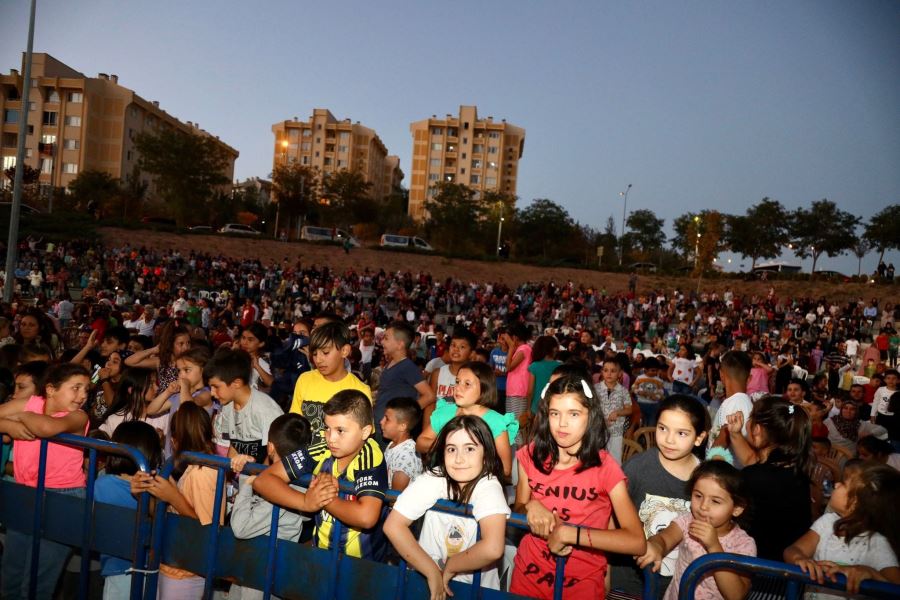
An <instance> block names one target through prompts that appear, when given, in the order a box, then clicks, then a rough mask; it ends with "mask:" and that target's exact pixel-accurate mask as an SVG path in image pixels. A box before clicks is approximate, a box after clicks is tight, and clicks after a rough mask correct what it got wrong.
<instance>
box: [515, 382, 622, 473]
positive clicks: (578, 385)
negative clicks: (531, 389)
mask: <svg viewBox="0 0 900 600" xmlns="http://www.w3.org/2000/svg"><path fill="white" fill-rule="evenodd" d="M563 394H575V395H576V396H578V399H579V401H580V402H581V404H582V405H583V406H584V407H585V408H586V409H587V411H588V425H587V428H586V429H585V431H584V437H583V438H581V447H579V449H578V455H577V458H578V461H579V465H578V467H577V468H576V471H575V472H576V473H579V472H581V471H584V470H585V469H590V468H592V467H598V466H600V464H601V461H600V451H601V450H603V449H604V448H606V444H607V443H608V442H609V429H608V427H607V425H606V418H605V417H604V416H603V408H602V406H601V404H600V399H599V398H598V397H597V394H596V392H594V386H593V384H591V381H590V379H586V378H584V377H582V376H580V375H563V376H562V377H560V378H559V379H556V380H554V381H553V382H552V383H550V384H548V385H547V387H546V388H544V391H543V393H542V394H541V401H540V403H539V404H538V413H537V418H536V420H535V425H534V429H533V433H534V441H533V444H532V447H531V460H532V462H533V463H534V466H535V467H537V469H538V470H539V471H540V472H541V473H544V474H545V475H549V474H550V473H551V472H552V471H553V468H554V467H555V466H556V463H558V462H559V446H557V445H556V440H554V439H553V434H551V433H550V400H551V399H552V398H553V396H560V395H563Z"/></svg>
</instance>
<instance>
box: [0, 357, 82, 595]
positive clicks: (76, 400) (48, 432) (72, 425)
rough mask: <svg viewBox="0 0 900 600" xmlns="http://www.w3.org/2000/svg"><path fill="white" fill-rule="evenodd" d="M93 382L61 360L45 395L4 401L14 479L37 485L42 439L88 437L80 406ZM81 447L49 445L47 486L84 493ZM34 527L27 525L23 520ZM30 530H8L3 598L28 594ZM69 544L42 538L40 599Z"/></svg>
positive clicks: (0, 586) (1, 419)
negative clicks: (59, 434) (69, 434)
mask: <svg viewBox="0 0 900 600" xmlns="http://www.w3.org/2000/svg"><path fill="white" fill-rule="evenodd" d="M89 386H90V380H89V375H88V372H87V369H85V368H84V367H82V366H81V365H76V364H72V363H61V364H58V365H54V366H53V367H51V368H50V369H49V371H48V372H47V377H46V381H45V382H44V389H43V390H42V391H41V392H40V394H41V395H38V394H35V395H33V396H31V397H29V398H27V399H16V400H11V401H9V402H7V403H5V404H3V405H0V434H6V435H8V436H10V437H11V438H13V439H14V440H15V441H14V442H13V472H14V477H15V480H16V483H18V484H21V485H25V486H28V487H37V479H38V468H39V460H40V452H41V442H40V440H38V439H35V438H36V437H41V438H47V437H52V436H54V435H56V434H58V433H77V434H79V435H85V434H86V433H87V430H88V425H89V424H88V416H87V413H85V412H84V411H83V410H82V407H83V406H84V403H85V402H86V401H87V393H88V388H89ZM83 459H84V456H83V453H82V450H81V448H72V447H69V446H63V445H60V444H54V443H51V444H49V445H48V448H47V463H46V465H47V466H46V475H45V479H44V485H45V486H46V488H47V489H48V490H50V491H53V492H56V493H59V494H68V495H72V496H79V497H83V496H84V486H85V475H84V470H83V469H82V466H83ZM25 527H26V528H27V529H30V525H29V524H25ZM31 539H32V536H31V534H30V533H25V532H23V531H20V530H17V529H14V528H8V529H7V532H6V541H5V543H4V550H3V563H2V576H0V597H2V598H27V597H28V580H29V574H30V572H31ZM71 550H72V549H71V548H70V547H69V546H66V545H65V544H60V543H58V542H52V541H50V540H41V542H40V559H39V560H40V562H39V564H38V567H37V574H38V577H37V598H39V599H48V600H49V599H50V598H51V597H52V596H53V591H54V589H55V588H56V581H57V580H58V579H59V575H60V573H61V572H62V570H63V567H64V566H65V564H66V559H67V557H68V555H69V553H70V552H71Z"/></svg>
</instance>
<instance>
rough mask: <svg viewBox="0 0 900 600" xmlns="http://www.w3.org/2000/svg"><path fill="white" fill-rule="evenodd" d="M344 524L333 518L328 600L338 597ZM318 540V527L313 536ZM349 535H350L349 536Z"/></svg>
mask: <svg viewBox="0 0 900 600" xmlns="http://www.w3.org/2000/svg"><path fill="white" fill-rule="evenodd" d="M338 497H339V498H341V499H343V498H344V493H343V491H341V492H340V493H338ZM343 528H344V526H343V524H342V523H341V522H340V521H339V520H337V519H336V518H334V517H332V518H331V535H330V536H329V537H330V540H329V549H328V550H329V553H330V554H331V563H330V564H331V573H329V577H328V591H327V593H326V594H325V597H326V598H327V599H328V600H334V599H335V598H336V597H337V581H338V574H339V573H340V566H341V555H342V554H343V553H342V552H341V533H342V532H343ZM313 535H315V536H316V537H317V538H318V535H319V528H318V527H316V529H315V533H314V534H313ZM348 535H349V534H348Z"/></svg>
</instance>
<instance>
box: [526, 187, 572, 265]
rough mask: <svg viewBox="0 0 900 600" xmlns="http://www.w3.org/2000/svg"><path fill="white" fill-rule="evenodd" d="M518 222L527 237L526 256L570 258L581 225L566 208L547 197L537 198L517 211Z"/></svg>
mask: <svg viewBox="0 0 900 600" xmlns="http://www.w3.org/2000/svg"><path fill="white" fill-rule="evenodd" d="M516 220H517V221H518V226H519V231H521V232H522V234H523V235H525V236H527V238H526V239H527V240H528V242H527V244H528V246H527V249H526V250H525V254H527V255H530V256H537V255H540V256H541V257H542V258H544V259H548V258H557V259H558V258H567V257H571V255H572V252H571V250H572V249H573V248H572V246H573V242H575V241H576V235H577V234H578V226H577V224H576V223H575V221H574V220H573V219H572V217H571V216H569V213H568V211H567V210H566V209H565V208H563V207H562V206H560V205H559V204H557V203H556V202H554V201H552V200H548V199H547V198H537V199H535V200H533V201H532V202H531V204H530V205H529V206H528V207H527V208H524V209H522V210H520V211H518V214H517V215H516ZM578 237H580V236H578ZM519 250H520V252H521V251H522V250H523V248H522V247H521V246H520V248H519ZM576 256H577V254H576ZM579 260H580V257H579Z"/></svg>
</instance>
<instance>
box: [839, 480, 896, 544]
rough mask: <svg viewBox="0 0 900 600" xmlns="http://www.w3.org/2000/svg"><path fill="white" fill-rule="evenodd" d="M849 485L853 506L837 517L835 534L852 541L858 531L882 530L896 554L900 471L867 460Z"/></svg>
mask: <svg viewBox="0 0 900 600" xmlns="http://www.w3.org/2000/svg"><path fill="white" fill-rule="evenodd" d="M845 479H846V478H845ZM847 483H848V482H846V481H845V485H846V484H847ZM848 488H849V489H848V490H847V492H848V504H849V506H851V507H852V510H851V512H850V514H849V515H847V516H846V517H844V518H842V519H838V520H837V521H835V523H834V533H835V535H837V536H839V537H841V538H843V539H844V542H845V543H846V544H848V545H849V544H850V542H851V541H852V540H853V538H855V537H856V536H858V535H865V534H868V533H880V534H881V535H883V536H884V537H886V538H887V540H888V543H890V545H891V549H892V550H893V551H894V554H898V553H900V513H898V512H897V505H898V503H900V472H898V471H897V470H895V469H894V468H893V467H889V466H887V465H881V464H874V463H864V464H863V465H862V467H861V468H860V470H859V473H858V475H856V476H854V477H852V479H851V481H850V482H849V485H848Z"/></svg>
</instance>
